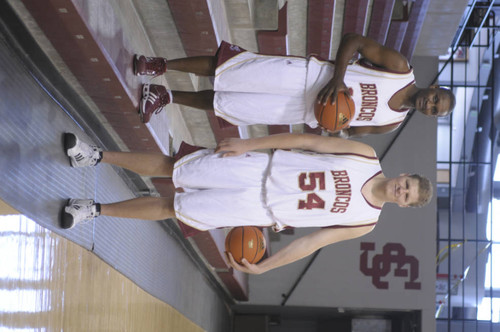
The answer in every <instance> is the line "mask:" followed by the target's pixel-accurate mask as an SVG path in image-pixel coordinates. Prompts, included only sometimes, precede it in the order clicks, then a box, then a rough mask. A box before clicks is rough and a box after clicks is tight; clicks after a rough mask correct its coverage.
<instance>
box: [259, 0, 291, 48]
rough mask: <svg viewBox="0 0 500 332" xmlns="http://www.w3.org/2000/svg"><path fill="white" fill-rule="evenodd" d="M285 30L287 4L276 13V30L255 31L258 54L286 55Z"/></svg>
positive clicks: (286, 30) (286, 31) (286, 29)
mask: <svg viewBox="0 0 500 332" xmlns="http://www.w3.org/2000/svg"><path fill="white" fill-rule="evenodd" d="M287 33H288V28H287V3H285V5H284V6H283V7H281V9H280V10H279V12H278V30H275V31H266V30H260V31H257V44H258V45H259V53H262V54H269V55H287V49H286V34H287Z"/></svg>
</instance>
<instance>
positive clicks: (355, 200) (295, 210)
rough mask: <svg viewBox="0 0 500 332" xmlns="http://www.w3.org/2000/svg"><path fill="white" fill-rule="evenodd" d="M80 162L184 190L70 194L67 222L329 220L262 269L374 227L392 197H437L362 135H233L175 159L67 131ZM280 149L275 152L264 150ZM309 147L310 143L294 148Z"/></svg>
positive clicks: (277, 223) (314, 223)
mask: <svg viewBox="0 0 500 332" xmlns="http://www.w3.org/2000/svg"><path fill="white" fill-rule="evenodd" d="M65 149H66V154H67V155H68V156H69V158H70V162H71V165H72V166H73V167H84V166H94V165H96V164H97V163H99V162H100V161H101V162H104V163H110V164H114V165H117V166H120V167H123V168H126V169H129V170H131V171H134V172H136V173H139V174H141V175H150V176H163V177H172V180H173V183H174V185H175V187H177V188H183V189H184V192H180V193H177V192H176V193H173V194H172V195H171V196H169V197H141V198H135V199H131V200H128V201H123V202H118V203H112V204H98V203H95V202H94V201H93V200H90V199H71V200H69V201H68V204H67V206H65V207H64V209H63V213H62V214H61V215H62V218H61V226H62V227H63V228H71V227H73V226H75V225H76V224H78V223H79V222H82V221H84V220H89V219H92V218H94V217H96V216H99V215H106V216H112V217H122V218H137V219H145V220H162V219H168V218H174V217H175V218H177V219H178V220H179V221H181V222H183V223H185V224H187V225H189V226H191V227H194V228H196V229H199V230H208V229H213V228H219V227H226V226H244V225H254V226H263V227H267V226H271V227H273V228H274V229H275V230H276V231H280V230H282V229H283V228H285V227H323V228H321V229H320V230H317V231H316V232H314V233H312V234H310V235H307V236H305V237H302V238H300V239H297V240H295V241H294V242H293V243H292V244H290V245H288V246H287V247H285V248H284V249H282V250H280V251H278V252H277V253H276V254H274V255H273V256H271V257H269V258H267V259H266V260H264V261H262V262H260V263H259V264H256V265H252V264H248V262H244V263H243V264H244V265H241V266H240V265H237V264H236V263H235V262H234V261H233V260H232V258H230V260H231V262H232V264H233V266H235V267H236V268H237V269H239V270H242V271H245V272H248V273H262V272H265V271H268V270H270V269H273V268H276V267H279V266H282V265H285V264H288V263H291V262H294V261H296V260H299V259H301V258H303V257H305V256H307V255H309V254H311V253H313V252H314V251H316V250H318V249H319V248H321V247H323V246H326V245H328V244H332V243H336V242H339V241H344V240H348V239H353V238H356V237H359V236H362V235H364V234H367V233H368V232H370V231H372V230H373V228H374V227H375V225H376V223H377V220H378V218H379V215H380V212H381V209H382V207H383V205H384V204H385V203H396V204H398V205H399V206H401V207H408V206H423V205H425V204H427V203H428V202H429V200H430V199H431V196H432V186H431V183H430V182H429V180H428V179H426V178H423V177H421V176H419V175H408V174H403V175H401V176H399V177H396V178H386V177H385V176H384V174H383V173H382V171H381V168H380V164H379V161H378V158H377V157H376V155H375V152H374V150H373V149H372V148H371V147H370V146H368V145H366V144H363V143H360V142H356V141H349V140H343V139H341V138H336V137H324V136H319V135H311V134H280V135H272V136H267V137H261V138H252V139H246V140H241V139H236V138H233V139H226V140H223V141H221V142H220V143H219V145H218V146H217V148H216V149H215V151H214V150H208V149H201V150H198V151H196V152H193V153H190V154H187V155H185V156H183V157H181V158H180V159H178V160H177V162H175V160H174V158H171V157H168V156H165V155H162V154H147V153H129V152H110V151H102V150H101V149H99V148H98V147H96V146H91V145H88V144H86V143H84V142H82V141H80V140H79V139H78V138H77V137H76V136H75V135H74V134H66V135H65ZM260 149H278V150H276V151H275V152H274V153H272V154H268V153H264V152H256V151H255V150H260ZM286 149H301V151H285V150H286Z"/></svg>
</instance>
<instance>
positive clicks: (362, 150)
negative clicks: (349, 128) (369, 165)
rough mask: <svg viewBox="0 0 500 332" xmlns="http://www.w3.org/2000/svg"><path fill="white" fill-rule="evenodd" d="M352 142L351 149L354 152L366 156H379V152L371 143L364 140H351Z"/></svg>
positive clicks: (371, 157)
mask: <svg viewBox="0 0 500 332" xmlns="http://www.w3.org/2000/svg"><path fill="white" fill-rule="evenodd" d="M349 142H351V151H352V153H355V154H358V155H360V156H363V157H366V158H370V159H373V158H377V153H376V152H375V149H374V148H373V147H371V146H370V145H368V144H366V143H363V142H358V141H349Z"/></svg>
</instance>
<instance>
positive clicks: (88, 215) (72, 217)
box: [60, 199, 98, 229]
mask: <svg viewBox="0 0 500 332" xmlns="http://www.w3.org/2000/svg"><path fill="white" fill-rule="evenodd" d="M97 215H98V214H97V211H96V205H95V202H94V200H93V199H68V202H67V203H66V206H65V207H64V209H63V211H62V214H61V220H60V221H61V227H62V228H65V229H69V228H73V227H74V226H75V225H76V224H78V223H81V222H84V221H89V220H92V219H94V218H95V217H97Z"/></svg>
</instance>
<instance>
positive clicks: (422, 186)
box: [408, 174, 434, 207]
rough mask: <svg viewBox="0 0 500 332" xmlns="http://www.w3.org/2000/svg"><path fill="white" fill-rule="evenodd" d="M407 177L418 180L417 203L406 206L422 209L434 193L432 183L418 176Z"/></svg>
mask: <svg viewBox="0 0 500 332" xmlns="http://www.w3.org/2000/svg"><path fill="white" fill-rule="evenodd" d="M409 177H411V178H413V179H416V180H418V201H416V202H414V203H411V204H408V206H411V207H422V206H425V205H427V204H429V202H430V201H431V199H432V194H433V192H434V189H433V187H432V182H431V181H430V180H429V179H428V178H426V177H425V176H422V175H419V174H411V175H409Z"/></svg>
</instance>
